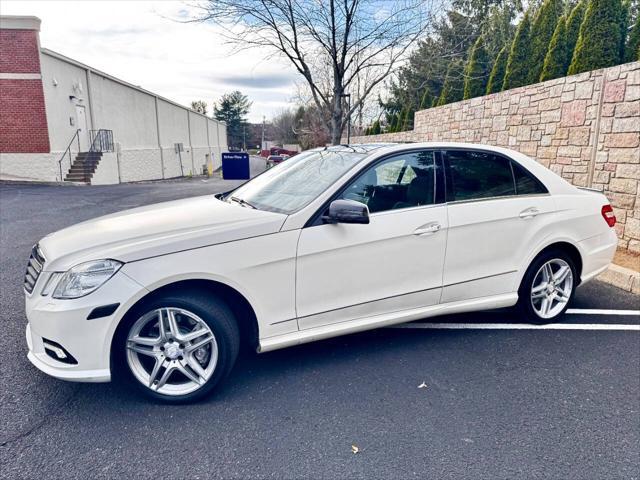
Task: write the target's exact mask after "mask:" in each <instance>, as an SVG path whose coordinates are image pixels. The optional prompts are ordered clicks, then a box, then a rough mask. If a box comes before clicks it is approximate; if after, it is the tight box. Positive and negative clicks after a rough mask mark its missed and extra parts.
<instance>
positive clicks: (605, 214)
mask: <svg viewBox="0 0 640 480" xmlns="http://www.w3.org/2000/svg"><path fill="white" fill-rule="evenodd" d="M602 218H604V221H605V222H607V225H609V226H610V227H613V226H615V224H616V215H615V214H614V213H613V208H611V205H603V206H602Z"/></svg>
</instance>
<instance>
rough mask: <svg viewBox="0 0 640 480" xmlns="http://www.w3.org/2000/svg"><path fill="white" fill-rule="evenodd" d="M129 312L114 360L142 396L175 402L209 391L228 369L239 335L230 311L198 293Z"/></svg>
mask: <svg viewBox="0 0 640 480" xmlns="http://www.w3.org/2000/svg"><path fill="white" fill-rule="evenodd" d="M132 313H133V314H132V315H129V317H128V319H127V323H126V325H124V326H123V328H122V329H121V333H120V335H119V337H120V338H119V339H118V343H119V345H118V347H119V352H118V357H119V358H118V361H119V362H118V363H119V365H120V369H121V370H124V372H123V373H124V375H125V376H126V377H127V378H128V380H129V381H130V383H133V384H134V385H135V386H136V387H137V388H139V389H140V390H142V391H143V392H144V393H145V394H147V395H149V396H151V397H153V398H156V399H161V400H163V401H167V402H171V403H180V402H186V401H194V400H197V399H199V398H201V397H203V396H204V395H206V394H207V393H209V392H210V391H211V390H212V389H213V388H214V387H215V386H216V385H217V384H218V383H219V382H220V381H221V380H222V379H223V378H224V377H225V376H226V375H227V374H228V373H229V371H230V370H231V368H232V367H233V364H234V362H235V360H236V357H237V355H238V349H239V343H240V336H239V330H238V326H237V323H236V321H235V318H234V316H233V314H232V313H231V311H230V309H229V308H228V307H227V306H226V305H225V304H224V303H223V302H221V301H219V300H218V299H216V298H212V297H210V296H207V295H206V294H204V293H201V294H182V295H168V296H165V297H161V298H157V299H155V300H152V301H150V302H147V303H145V304H144V305H143V306H142V307H140V308H138V309H136V311H135V312H132Z"/></svg>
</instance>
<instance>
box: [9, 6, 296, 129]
mask: <svg viewBox="0 0 640 480" xmlns="http://www.w3.org/2000/svg"><path fill="white" fill-rule="evenodd" d="M1 13H2V15H35V16H37V17H39V18H40V19H41V20H42V25H41V31H40V43H41V45H42V47H45V48H49V49H51V50H54V51H56V52H58V53H61V54H63V55H66V56H68V57H71V58H73V59H75V60H78V61H80V62H82V63H86V64H87V65H89V66H92V67H94V68H96V69H98V70H102V71H104V72H105V73H108V74H111V75H113V76H115V77H118V78H121V79H122V80H126V81H128V82H130V83H132V84H134V85H140V86H141V87H143V88H146V89H147V90H150V91H152V92H154V93H157V94H159V95H162V96H164V97H167V98H169V99H171V100H174V101H176V102H178V103H181V104H184V105H189V104H190V103H191V101H192V100H199V99H202V100H205V101H206V102H207V103H208V104H209V114H211V111H212V107H211V105H212V103H213V101H214V100H217V99H218V98H219V97H220V95H222V94H223V93H225V92H231V91H233V90H240V91H241V92H243V93H244V94H246V95H248V96H249V98H250V100H251V101H252V102H253V105H252V107H251V111H250V113H249V120H250V121H253V122H261V121H262V116H263V115H266V116H267V119H269V118H270V117H271V116H272V115H273V114H274V113H277V112H278V111H280V110H282V109H284V108H286V107H287V106H288V105H289V104H290V102H291V100H292V96H293V94H294V92H295V84H294V82H296V81H297V80H298V79H297V76H296V73H295V71H294V70H293V67H291V66H290V65H289V64H288V63H286V62H284V61H277V60H273V59H271V60H265V57H266V56H267V54H268V52H265V51H261V50H257V49H252V50H248V51H244V52H242V53H235V54H232V52H231V47H229V46H226V45H224V44H223V39H222V38H221V36H220V34H219V32H217V27H214V26H213V25H209V24H202V23H189V24H185V23H180V22H179V20H180V19H182V20H184V19H187V18H191V17H193V15H195V14H196V13H197V12H196V10H194V9H193V7H191V6H190V5H189V4H188V3H185V2H180V1H176V2H174V1H113V0H112V1H51V0H49V1H25V0H21V1H15V0H2V8H1Z"/></svg>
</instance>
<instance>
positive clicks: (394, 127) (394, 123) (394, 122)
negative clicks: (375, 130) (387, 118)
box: [387, 113, 400, 133]
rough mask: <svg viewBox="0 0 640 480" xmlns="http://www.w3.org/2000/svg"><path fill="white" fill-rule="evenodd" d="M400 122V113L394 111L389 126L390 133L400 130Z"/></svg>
mask: <svg viewBox="0 0 640 480" xmlns="http://www.w3.org/2000/svg"><path fill="white" fill-rule="evenodd" d="M399 124H400V115H398V114H397V113H394V114H393V116H392V117H391V122H390V123H389V128H388V129H387V132H388V133H394V132H397V131H398V125H399Z"/></svg>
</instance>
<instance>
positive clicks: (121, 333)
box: [112, 291, 240, 404]
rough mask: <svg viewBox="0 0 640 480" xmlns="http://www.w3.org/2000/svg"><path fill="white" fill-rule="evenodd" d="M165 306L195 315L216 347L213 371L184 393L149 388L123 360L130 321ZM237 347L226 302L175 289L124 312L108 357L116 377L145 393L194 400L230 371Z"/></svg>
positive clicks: (162, 398)
mask: <svg viewBox="0 0 640 480" xmlns="http://www.w3.org/2000/svg"><path fill="white" fill-rule="evenodd" d="M165 307H175V308H181V309H184V310H188V311H190V312H193V313H194V314H196V315H197V316H199V317H200V318H201V319H202V320H203V321H204V322H205V323H206V324H207V325H208V326H209V328H210V329H211V331H212V332H213V334H214V336H215V340H216V343H217V347H218V359H217V363H216V366H215V369H214V371H213V374H212V375H211V377H210V378H209V380H208V381H207V382H206V383H204V384H203V385H202V386H200V387H199V388H198V390H196V391H194V392H192V393H189V394H186V395H180V396H173V395H165V394H161V393H158V392H155V391H153V390H151V389H150V388H148V387H147V386H145V385H143V384H142V383H141V382H140V381H139V380H138V379H137V378H136V377H135V376H134V374H133V372H132V371H131V369H130V367H129V364H128V363H127V357H126V344H127V337H128V334H129V332H130V330H131V328H132V326H133V325H134V323H135V322H136V321H137V320H138V319H139V318H140V317H142V316H143V315H144V314H146V313H147V312H151V311H153V310H155V309H158V308H165ZM239 349H240V330H239V328H238V323H237V322H236V319H235V317H234V315H233V313H232V311H231V309H230V308H229V307H228V306H227V305H226V303H224V302H223V301H221V300H220V299H218V298H216V297H215V296H212V295H211V293H210V292H206V291H193V292H176V293H168V294H166V295H163V296H158V297H155V298H153V299H150V300H149V301H146V302H143V303H142V304H141V305H139V306H136V307H135V308H134V309H133V310H131V312H129V313H128V314H127V316H126V318H125V319H124V320H123V324H122V325H121V326H120V327H119V329H118V332H117V333H116V338H115V339H114V346H113V351H112V360H113V365H114V373H115V376H116V377H117V378H118V379H122V380H124V381H125V382H126V383H127V384H128V385H130V386H132V387H133V388H135V389H136V390H138V391H140V392H141V393H143V394H144V395H146V396H147V397H150V398H152V399H155V400H160V401H162V402H165V403H173V404H180V403H190V402H195V401H197V400H200V399H201V398H203V397H205V396H206V395H208V394H209V393H211V392H212V391H213V389H214V388H215V387H216V386H217V385H219V384H220V382H221V381H223V380H224V379H225V378H226V377H227V375H228V374H229V372H231V369H232V368H233V365H234V364H235V361H236V358H237V357H238V352H239Z"/></svg>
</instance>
